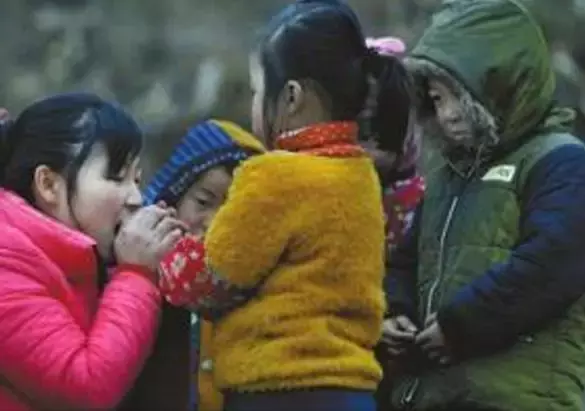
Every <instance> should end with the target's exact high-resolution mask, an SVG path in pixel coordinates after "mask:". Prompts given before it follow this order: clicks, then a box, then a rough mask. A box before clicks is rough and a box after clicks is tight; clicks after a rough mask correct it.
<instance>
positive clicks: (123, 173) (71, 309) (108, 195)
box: [0, 94, 181, 411]
mask: <svg viewBox="0 0 585 411" xmlns="http://www.w3.org/2000/svg"><path fill="white" fill-rule="evenodd" d="M0 129H1V131H2V133H1V134H2V136H1V137H2V138H1V146H0V186H1V187H2V188H0V279H1V280H0V410H11V411H16V410H39V409H43V410H46V409H50V410H62V409H67V410H72V409H77V410H103V409H112V408H115V407H116V405H117V404H118V403H119V402H120V401H121V400H122V399H123V397H124V395H125V393H126V392H127V391H128V390H129V389H130V388H131V386H132V384H133V382H134V380H135V378H136V377H137V375H138V373H139V372H140V370H141V367H142V364H143V362H144V360H145V358H146V357H147V356H148V354H149V352H150V349H151V345H152V342H153V339H154V336H155V333H156V330H157V325H158V316H159V310H160V295H159V292H158V290H157V288H156V286H155V284H156V267H157V266H158V262H159V259H160V257H161V256H162V255H163V254H164V253H166V252H167V251H168V250H169V249H170V248H171V246H173V245H174V243H175V242H176V240H177V239H178V238H179V236H180V235H181V230H180V228H181V227H180V223H178V222H177V221H176V220H175V219H174V218H173V211H172V210H169V209H163V208H161V207H157V206H152V207H147V208H144V209H139V208H140V205H141V203H142V197H141V195H140V191H139V189H138V180H139V178H140V170H139V165H138V154H139V151H140V148H141V145H142V134H141V132H140V129H139V128H138V126H137V125H136V123H135V122H134V121H133V120H132V118H131V117H129V116H128V115H127V114H126V113H124V111H122V110H121V108H120V107H118V106H117V105H115V104H112V103H108V102H105V101H103V100H101V99H100V98H98V97H96V96H94V95H89V94H64V95H58V96H54V97H49V98H47V99H44V100H41V101H39V102H36V103H34V104H33V105H31V106H30V107H29V108H27V109H26V110H25V111H24V112H23V113H22V114H21V115H20V116H19V117H18V118H16V120H15V121H14V122H5V123H3V124H2V126H1V127H0ZM113 262H115V264H114V266H115V268H114V269H113V270H112V271H109V273H108V271H106V264H111V263H113Z"/></svg>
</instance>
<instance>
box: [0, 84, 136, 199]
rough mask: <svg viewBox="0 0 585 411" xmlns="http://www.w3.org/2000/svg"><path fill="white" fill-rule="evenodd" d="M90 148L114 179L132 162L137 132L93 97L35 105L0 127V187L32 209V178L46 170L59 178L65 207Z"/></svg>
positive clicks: (112, 106)
mask: <svg viewBox="0 0 585 411" xmlns="http://www.w3.org/2000/svg"><path fill="white" fill-rule="evenodd" d="M96 144H101V145H102V146H103V148H104V150H105V152H106V154H107V156H108V170H107V172H108V175H107V177H111V178H114V177H115V176H116V175H118V174H119V173H120V172H121V171H122V170H123V169H124V167H126V166H128V164H129V163H130V162H131V161H132V160H133V159H134V158H136V156H138V154H139V152H140V150H141V149H142V131H141V130H140V127H139V126H138V125H137V124H136V122H135V121H134V120H133V119H132V117H131V116H130V115H128V114H127V113H126V112H125V111H124V110H123V109H122V108H121V106H119V105H118V104H117V103H114V102H108V101H105V100H102V99H101V98H100V97H98V96H96V95H94V94H89V93H67V94H59V95H55V96H51V97H47V98H45V99H42V100H39V101H37V102H35V103H33V104H32V105H30V106H29V107H27V108H26V109H25V110H24V111H23V112H22V113H21V114H20V115H19V116H18V117H17V118H16V119H15V120H14V121H7V122H4V123H2V124H0V185H1V186H2V187H4V188H6V189H9V190H11V191H14V192H15V193H16V194H18V195H20V196H21V197H23V198H24V199H25V200H27V201H28V202H29V203H31V204H33V205H34V195H33V179H34V173H35V170H36V169H37V167H39V166H41V165H46V166H48V167H50V168H51V170H53V171H54V172H57V173H59V174H61V175H63V176H64V178H65V179H66V181H67V184H68V195H69V199H68V200H69V201H71V198H73V196H74V195H75V190H76V184H75V183H76V181H77V175H78V173H79V170H80V168H81V166H82V165H83V163H84V162H85V160H87V158H88V156H89V155H90V152H91V150H92V148H93V147H94V146H95V145H96Z"/></svg>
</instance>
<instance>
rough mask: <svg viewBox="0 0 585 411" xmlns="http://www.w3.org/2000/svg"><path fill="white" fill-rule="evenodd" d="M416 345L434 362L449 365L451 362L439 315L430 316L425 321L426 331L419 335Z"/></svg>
mask: <svg viewBox="0 0 585 411" xmlns="http://www.w3.org/2000/svg"><path fill="white" fill-rule="evenodd" d="M415 343H416V344H417V345H418V346H419V347H420V348H421V350H422V351H423V353H425V355H426V356H427V357H428V358H429V359H430V360H432V361H437V362H439V363H440V364H448V363H449V362H450V361H451V358H450V356H449V350H448V347H447V344H446V340H445V335H444V334H443V330H442V329H441V325H440V324H439V322H438V321H437V314H436V313H435V314H432V315H430V316H429V317H428V318H427V320H426V321H425V329H424V330H422V331H421V332H420V333H419V334H417V336H416V338H415Z"/></svg>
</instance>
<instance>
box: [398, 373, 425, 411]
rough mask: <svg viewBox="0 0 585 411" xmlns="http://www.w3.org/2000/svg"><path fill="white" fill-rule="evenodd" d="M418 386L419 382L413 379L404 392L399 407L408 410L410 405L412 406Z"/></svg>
mask: <svg viewBox="0 0 585 411" xmlns="http://www.w3.org/2000/svg"><path fill="white" fill-rule="evenodd" d="M419 385H420V380H419V379H418V378H415V379H414V380H413V381H412V383H411V384H410V385H409V387H408V389H407V390H406V392H405V393H404V395H403V396H402V398H401V399H400V405H402V406H404V407H408V409H410V405H412V402H413V400H414V395H415V394H416V391H417V390H418V386H419Z"/></svg>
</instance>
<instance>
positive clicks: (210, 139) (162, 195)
mask: <svg viewBox="0 0 585 411" xmlns="http://www.w3.org/2000/svg"><path fill="white" fill-rule="evenodd" d="M264 151H265V149H264V147H263V146H262V144H261V143H260V141H258V140H257V139H256V138H255V137H254V136H253V135H252V134H250V133H248V132H247V131H245V130H244V129H242V128H241V127H239V126H237V125H236V124H234V123H231V122H228V121H220V120H208V121H205V122H203V123H199V124H197V125H195V126H194V127H192V128H190V129H189V130H188V131H187V134H186V135H185V136H184V137H183V138H182V139H181V142H180V143H179V144H177V146H176V147H175V149H174V150H173V153H172V154H171V156H170V158H169V159H168V160H167V162H166V163H165V164H163V166H162V167H161V168H160V169H159V170H158V171H157V173H156V174H155V175H154V177H153V178H152V180H151V182H150V184H148V186H147V187H146V189H145V190H144V202H145V204H146V205H149V204H154V203H156V202H158V201H165V202H166V203H167V204H169V205H173V206H174V205H176V204H177V202H179V200H180V199H181V197H182V196H183V195H184V194H185V192H186V191H187V190H188V189H189V187H191V185H192V184H193V183H194V182H195V181H196V180H197V178H198V177H199V176H200V175H201V174H202V173H204V172H206V171H207V170H209V169H211V168H213V167H216V166H219V165H222V164H223V163H226V162H232V161H240V160H244V159H246V158H248V157H249V156H250V154H251V153H262V152H264Z"/></svg>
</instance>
